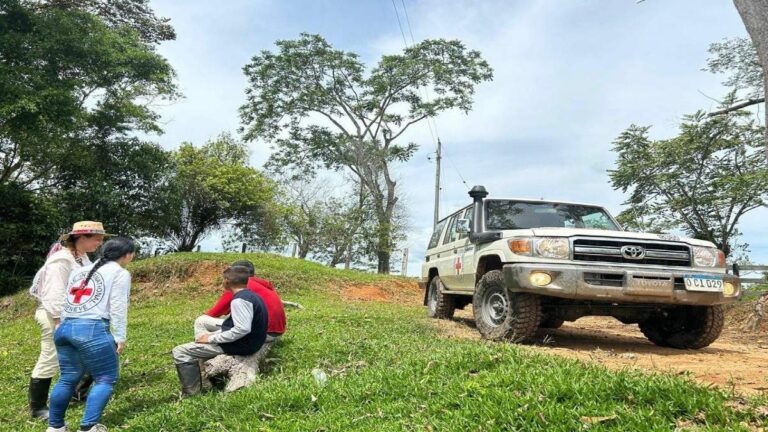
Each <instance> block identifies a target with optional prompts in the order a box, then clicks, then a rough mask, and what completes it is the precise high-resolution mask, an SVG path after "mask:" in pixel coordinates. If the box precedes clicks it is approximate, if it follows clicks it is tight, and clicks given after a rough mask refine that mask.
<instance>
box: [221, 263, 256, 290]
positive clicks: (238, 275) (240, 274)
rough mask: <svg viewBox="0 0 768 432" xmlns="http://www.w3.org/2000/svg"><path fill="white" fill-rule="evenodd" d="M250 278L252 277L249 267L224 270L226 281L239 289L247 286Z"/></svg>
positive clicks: (234, 267) (233, 267)
mask: <svg viewBox="0 0 768 432" xmlns="http://www.w3.org/2000/svg"><path fill="white" fill-rule="evenodd" d="M249 277H251V275H250V273H249V271H248V268H247V267H243V266H232V267H230V268H228V269H226V270H224V279H226V280H228V281H230V282H232V284H233V285H235V286H238V287H241V286H246V285H247V284H248V278H249Z"/></svg>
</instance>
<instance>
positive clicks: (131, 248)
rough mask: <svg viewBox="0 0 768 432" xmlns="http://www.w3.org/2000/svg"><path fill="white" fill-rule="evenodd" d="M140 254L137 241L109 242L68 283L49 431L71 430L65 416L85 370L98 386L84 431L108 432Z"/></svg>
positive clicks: (88, 403)
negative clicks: (132, 268)
mask: <svg viewBox="0 0 768 432" xmlns="http://www.w3.org/2000/svg"><path fill="white" fill-rule="evenodd" d="M135 251H136V246H135V243H134V242H133V240H130V239H127V238H116V239H114V240H110V241H108V242H106V243H105V244H104V247H103V248H102V250H101V258H100V259H99V260H98V261H96V263H95V264H92V265H90V266H87V267H83V268H81V269H79V270H75V271H74V272H72V275H71V276H70V278H69V284H68V286H67V292H66V294H65V296H64V299H65V300H64V306H63V311H62V314H61V318H62V321H61V325H60V326H59V327H58V328H57V329H56V332H55V334H54V337H53V338H54V341H55V343H56V351H57V352H58V356H59V365H60V366H61V378H60V379H59V381H58V382H57V383H56V386H54V388H53V391H51V408H50V414H49V416H48V432H65V431H66V430H67V428H66V426H65V424H64V416H65V414H66V412H67V408H68V406H69V402H70V399H71V398H72V395H73V394H74V392H75V387H76V386H77V383H78V382H80V379H81V378H82V377H83V374H85V372H86V371H88V372H90V373H91V375H92V376H93V381H94V384H93V387H92V388H91V390H90V392H89V393H88V398H87V399H86V401H85V412H84V413H83V419H82V421H81V422H80V429H79V430H80V431H91V432H104V431H106V430H107V428H106V427H105V426H104V425H102V424H99V420H101V415H102V413H103V412H104V408H105V407H106V406H107V402H109V398H110V396H111V395H112V388H113V387H114V385H115V383H117V376H118V370H119V367H118V360H117V356H118V354H120V353H122V351H123V349H124V348H125V339H126V328H127V325H128V297H129V295H130V291H131V274H130V273H128V270H126V269H125V268H124V267H125V266H126V265H127V264H128V263H130V262H131V261H132V260H133V257H134V253H135ZM110 327H111V331H110Z"/></svg>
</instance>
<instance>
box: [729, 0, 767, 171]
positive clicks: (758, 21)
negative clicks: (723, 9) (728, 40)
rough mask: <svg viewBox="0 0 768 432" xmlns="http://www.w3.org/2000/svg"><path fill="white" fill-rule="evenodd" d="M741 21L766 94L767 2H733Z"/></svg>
mask: <svg viewBox="0 0 768 432" xmlns="http://www.w3.org/2000/svg"><path fill="white" fill-rule="evenodd" d="M733 4H734V5H735V6H736V10H738V11H739V15H741V20H742V21H743V22H744V26H745V27H746V28H747V33H749V37H750V38H752V43H753V44H755V49H756V50H757V57H758V58H759V59H760V65H761V66H762V67H763V92H768V0H733ZM765 125H766V126H768V109H766V110H765ZM765 143H766V145H765V157H766V158H768V127H767V128H766V130H765Z"/></svg>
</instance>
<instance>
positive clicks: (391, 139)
mask: <svg viewBox="0 0 768 432" xmlns="http://www.w3.org/2000/svg"><path fill="white" fill-rule="evenodd" d="M425 118H427V115H426V114H424V115H422V116H421V117H416V118H415V119H413V120H411V121H409V122H408V123H406V124H405V126H403V128H402V129H400V131H399V132H398V133H396V134H395V135H393V136H392V137H390V138H389V141H394V140H396V139H397V137H399V136H400V135H402V134H403V132H405V130H406V129H408V128H409V127H410V126H411V125H412V124H414V123H418V122H420V121H422V120H424V119H425Z"/></svg>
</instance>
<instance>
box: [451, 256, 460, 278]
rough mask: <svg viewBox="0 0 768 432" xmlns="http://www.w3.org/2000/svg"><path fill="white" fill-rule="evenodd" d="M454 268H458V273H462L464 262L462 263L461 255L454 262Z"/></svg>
mask: <svg viewBox="0 0 768 432" xmlns="http://www.w3.org/2000/svg"><path fill="white" fill-rule="evenodd" d="M453 268H455V269H456V274H460V273H461V268H462V263H461V257H460V256H458V257H456V262H455V263H453Z"/></svg>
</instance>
